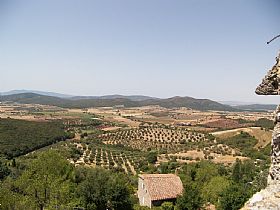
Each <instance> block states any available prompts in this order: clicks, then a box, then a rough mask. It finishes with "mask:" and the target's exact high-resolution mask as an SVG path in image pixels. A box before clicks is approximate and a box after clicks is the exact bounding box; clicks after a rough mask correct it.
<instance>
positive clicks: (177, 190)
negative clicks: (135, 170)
mask: <svg viewBox="0 0 280 210" xmlns="http://www.w3.org/2000/svg"><path fill="white" fill-rule="evenodd" d="M139 177H140V178H142V179H143V180H144V184H145V186H146V188H147V190H148V193H149V195H150V197H151V200H152V201H155V200H165V199H172V198H176V197H177V196H178V195H180V194H182V192H183V184H182V181H181V179H180V177H178V176H176V175H175V174H141V175H139Z"/></svg>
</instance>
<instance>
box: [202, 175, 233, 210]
mask: <svg viewBox="0 0 280 210" xmlns="http://www.w3.org/2000/svg"><path fill="white" fill-rule="evenodd" d="M229 185H230V181H229V180H228V179H227V178H226V177H222V176H216V177H213V178H212V179H211V180H210V181H209V182H208V183H206V184H205V185H204V186H203V188H202V196H203V198H204V200H205V201H207V202H210V203H212V204H215V205H216V206H217V204H218V201H219V198H220V194H221V193H222V192H223V191H224V190H225V189H227V187H228V186H229Z"/></svg>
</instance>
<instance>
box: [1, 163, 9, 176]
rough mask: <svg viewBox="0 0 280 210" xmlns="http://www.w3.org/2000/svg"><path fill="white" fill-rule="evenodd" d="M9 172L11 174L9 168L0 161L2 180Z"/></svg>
mask: <svg viewBox="0 0 280 210" xmlns="http://www.w3.org/2000/svg"><path fill="white" fill-rule="evenodd" d="M9 174H10V170H9V168H8V167H7V166H6V165H5V164H4V163H2V162H1V161H0V180H3V179H4V178H5V177H6V176H8V175H9Z"/></svg>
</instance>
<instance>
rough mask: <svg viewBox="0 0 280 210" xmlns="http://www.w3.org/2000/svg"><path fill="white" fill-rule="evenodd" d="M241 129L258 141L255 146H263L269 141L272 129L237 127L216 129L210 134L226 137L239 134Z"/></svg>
mask: <svg viewBox="0 0 280 210" xmlns="http://www.w3.org/2000/svg"><path fill="white" fill-rule="evenodd" d="M241 131H244V132H247V133H249V134H250V135H251V136H254V137H255V138H256V139H257V140H258V143H257V144H256V146H255V147H256V148H263V147H265V146H266V145H268V144H269V143H270V142H271V137H272V131H266V130H264V129H263V130H262V129H261V128H259V127H248V128H237V129H232V130H226V131H217V132H213V133H211V134H212V135H214V136H216V137H219V138H221V139H227V138H230V137H233V136H235V135H237V134H239V133H240V132H241Z"/></svg>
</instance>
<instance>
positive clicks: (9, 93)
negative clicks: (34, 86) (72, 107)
mask: <svg viewBox="0 0 280 210" xmlns="http://www.w3.org/2000/svg"><path fill="white" fill-rule="evenodd" d="M21 93H36V94H39V95H44V96H53V97H59V98H71V97H73V96H72V95H67V94H61V93H54V92H46V91H38V90H11V91H8V92H2V93H1V92H0V96H7V95H14V94H21Z"/></svg>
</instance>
